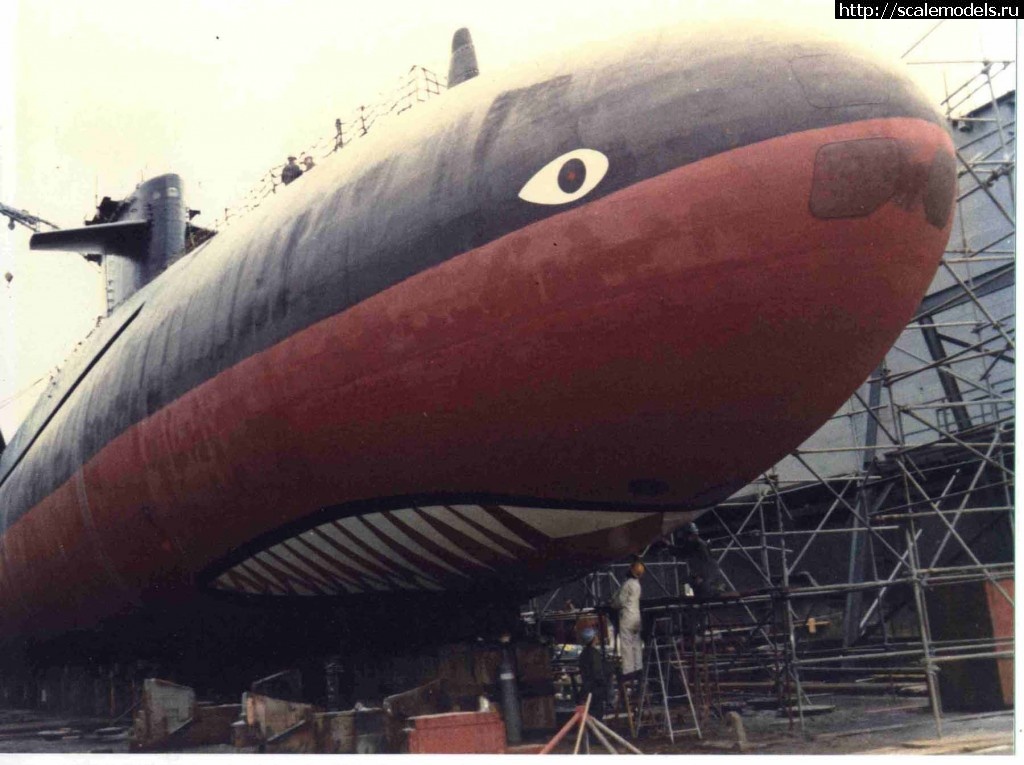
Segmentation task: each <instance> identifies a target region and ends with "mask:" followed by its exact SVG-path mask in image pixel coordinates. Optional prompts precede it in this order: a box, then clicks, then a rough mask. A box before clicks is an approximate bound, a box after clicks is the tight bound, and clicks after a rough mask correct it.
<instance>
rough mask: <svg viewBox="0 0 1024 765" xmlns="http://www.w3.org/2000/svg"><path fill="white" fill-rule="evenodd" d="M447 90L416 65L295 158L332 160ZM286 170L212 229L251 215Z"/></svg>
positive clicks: (263, 179)
mask: <svg viewBox="0 0 1024 765" xmlns="http://www.w3.org/2000/svg"><path fill="white" fill-rule="evenodd" d="M447 87H448V86H447V83H446V82H444V81H442V79H441V78H439V77H438V75H437V74H435V73H434V72H433V71H432V70H430V69H427V68H426V67H424V66H419V65H414V66H412V67H410V68H409V70H408V71H407V72H406V73H405V74H404V75H402V77H401V78H400V79H399V82H398V84H397V85H396V86H395V88H394V89H393V90H391V91H390V92H388V93H384V94H381V96H380V97H379V98H378V100H377V101H374V102H373V103H370V104H362V105H360V106H358V107H356V108H355V109H354V110H353V112H352V114H351V115H350V116H349V117H348V118H346V119H344V120H343V119H341V118H340V117H339V118H338V119H336V120H335V121H334V134H333V135H324V136H321V137H320V138H319V139H317V140H316V141H315V142H314V143H313V145H311V146H309V147H308V148H306V149H305V150H304V151H301V152H298V153H297V154H296V156H309V157H314V158H316V159H324V158H326V157H329V156H330V155H331V154H333V153H334V152H336V151H340V150H341V149H343V148H345V147H346V146H348V145H349V144H350V143H352V141H355V140H358V139H359V138H362V137H363V136H365V135H366V134H368V133H369V132H370V131H371V130H372V129H373V128H374V127H375V126H379V125H382V124H383V123H386V122H388V121H390V120H391V119H393V118H394V117H397V116H398V115H400V114H403V113H404V112H407V111H408V110H409V109H411V108H413V107H414V106H416V105H417V104H421V103H423V102H425V101H429V100H430V99H432V98H434V97H436V96H439V95H441V93H443V92H444V91H445V90H447ZM283 167H284V165H277V166H276V167H273V168H271V169H270V170H267V172H265V173H264V174H263V175H262V176H260V178H259V180H258V181H256V183H255V185H253V187H252V188H251V189H250V190H249V191H248V193H247V194H246V195H245V197H244V198H243V199H242V201H241V202H240V203H239V204H237V205H236V206H234V207H231V208H225V209H224V215H223V217H221V218H220V219H218V220H217V221H215V222H214V224H213V228H214V229H216V230H219V229H222V228H224V227H225V226H228V225H230V223H231V221H232V220H234V219H236V218H239V217H241V216H243V215H245V214H247V213H249V212H252V211H253V210H255V209H256V208H257V207H259V206H260V204H262V202H263V200H265V199H266V198H267V197H269V196H271V195H273V194H276V193H277V189H278V187H279V186H282V185H283V183H282V181H281V170H282V168H283Z"/></svg>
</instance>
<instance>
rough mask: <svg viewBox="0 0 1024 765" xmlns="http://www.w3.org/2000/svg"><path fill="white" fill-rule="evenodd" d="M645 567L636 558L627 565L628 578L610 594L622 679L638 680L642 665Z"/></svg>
mask: <svg viewBox="0 0 1024 765" xmlns="http://www.w3.org/2000/svg"><path fill="white" fill-rule="evenodd" d="M644 571H646V568H645V567H644V564H643V563H641V562H640V559H639V558H637V559H636V560H634V561H633V563H632V564H631V565H630V567H629V579H627V580H626V581H625V583H623V585H622V586H621V587H620V588H619V589H618V592H616V593H615V594H614V595H612V608H614V609H615V610H616V611H618V612H619V651H620V653H621V654H622V679H623V680H624V681H626V682H629V681H633V680H638V679H639V677H640V668H641V666H643V650H642V645H641V643H640V578H641V577H642V576H643V575H644Z"/></svg>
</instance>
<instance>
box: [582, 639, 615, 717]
mask: <svg viewBox="0 0 1024 765" xmlns="http://www.w3.org/2000/svg"><path fill="white" fill-rule="evenodd" d="M579 639H580V643H581V644H582V645H583V651H582V652H581V653H580V699H579V700H580V701H581V702H585V701H586V699H587V696H588V695H589V696H590V711H589V712H588V714H590V715H592V716H593V717H596V718H597V719H598V720H600V719H601V718H602V717H604V704H605V701H606V700H607V698H608V675H607V673H606V672H605V666H604V656H602V655H601V641H600V635H599V634H598V632H597V630H596V629H594V628H593V627H585V628H584V629H583V630H581V631H580V635H579Z"/></svg>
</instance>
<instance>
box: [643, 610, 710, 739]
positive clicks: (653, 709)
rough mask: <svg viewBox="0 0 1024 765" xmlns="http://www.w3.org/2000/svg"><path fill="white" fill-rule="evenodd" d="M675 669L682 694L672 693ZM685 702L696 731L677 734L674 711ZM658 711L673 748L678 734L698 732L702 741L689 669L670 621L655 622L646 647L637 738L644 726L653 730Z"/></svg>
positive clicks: (687, 729) (684, 730) (688, 730)
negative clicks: (684, 700) (679, 703)
mask: <svg viewBox="0 0 1024 765" xmlns="http://www.w3.org/2000/svg"><path fill="white" fill-rule="evenodd" d="M673 668H675V670H676V672H677V674H678V677H679V680H680V682H681V683H682V693H675V694H673V693H672V679H673V673H672V669H673ZM677 689H678V686H677ZM684 698H685V699H686V703H687V704H688V705H689V707H690V717H691V719H692V720H693V727H691V728H681V729H678V730H677V729H676V728H674V727H673V725H672V710H671V707H673V706H676V705H677V704H676V702H678V701H680V700H681V699H684ZM659 708H660V709H659ZM659 711H660V715H661V717H662V718H663V722H664V728H665V731H666V732H667V733H668V737H669V741H671V742H672V743H673V744H674V743H675V740H676V734H677V733H690V732H696V734H697V738H702V735H701V730H700V722H699V720H698V719H697V710H696V708H695V707H694V705H693V696H692V695H691V693H690V682H689V680H687V678H686V667H685V665H684V663H683V658H682V656H681V655H680V653H679V641H678V640H677V639H676V636H675V635H674V634H673V630H672V620H671V618H670V617H662V618H659V619H655V621H654V629H653V630H652V635H651V639H650V641H649V642H648V644H647V647H646V651H645V655H644V670H643V681H642V685H641V690H640V701H639V704H638V705H637V713H636V735H637V736H639V735H640V732H641V731H642V730H643V728H644V726H645V725H650V726H653V725H655V724H656V723H657V721H658V720H657V718H658V716H659Z"/></svg>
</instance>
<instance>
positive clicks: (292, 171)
mask: <svg viewBox="0 0 1024 765" xmlns="http://www.w3.org/2000/svg"><path fill="white" fill-rule="evenodd" d="M300 175H302V168H301V167H299V166H298V164H297V163H296V162H295V157H288V164H287V165H285V166H284V168H283V169H282V170H281V183H283V184H284V185H285V186H287V185H288V184H289V183H291V182H292V181H294V180H295V179H296V178H298V177H299V176H300Z"/></svg>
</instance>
